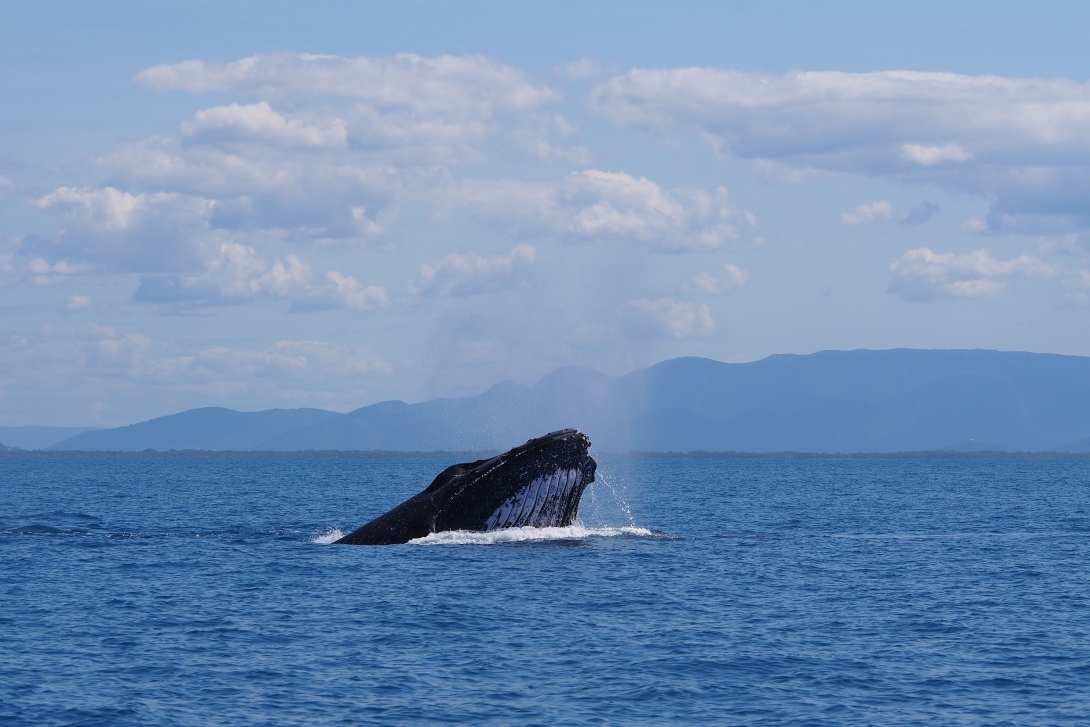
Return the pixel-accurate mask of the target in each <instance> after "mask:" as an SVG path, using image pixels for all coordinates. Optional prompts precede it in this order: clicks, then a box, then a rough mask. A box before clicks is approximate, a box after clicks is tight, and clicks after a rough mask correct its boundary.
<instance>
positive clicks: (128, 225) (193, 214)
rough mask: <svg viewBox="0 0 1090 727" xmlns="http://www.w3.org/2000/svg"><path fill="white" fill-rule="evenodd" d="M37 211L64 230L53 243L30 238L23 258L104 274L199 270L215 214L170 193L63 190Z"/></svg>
mask: <svg viewBox="0 0 1090 727" xmlns="http://www.w3.org/2000/svg"><path fill="white" fill-rule="evenodd" d="M35 205H36V206H37V207H38V209H40V210H42V211H44V212H49V213H52V214H55V215H57V216H59V217H60V218H61V219H62V220H63V222H64V227H63V230H62V231H61V233H60V235H59V236H58V237H56V238H54V239H47V238H44V237H40V236H33V237H27V238H26V239H25V240H24V248H25V249H24V251H23V253H24V254H26V255H28V256H36V257H38V258H40V259H42V260H46V259H48V260H53V261H55V262H57V261H59V262H64V263H66V264H77V265H78V264H82V265H83V266H85V267H88V268H91V269H94V270H99V271H103V272H170V271H176V270H185V269H194V268H196V267H199V266H200V260H201V254H200V247H201V242H202V240H203V239H204V237H205V236H206V233H207V231H208V219H209V218H210V216H211V213H212V203H211V202H210V201H209V200H206V199H202V198H199V197H191V196H187V195H181V194H176V193H168V192H155V193H147V192H143V193H140V194H135V195H134V194H129V193H128V192H122V191H120V190H117V189H114V188H113V187H104V188H100V189H86V188H83V189H76V188H71V187H61V188H59V189H57V190H56V191H54V192H53V193H52V194H48V195H46V196H44V197H41V198H40V199H38V200H36V202H35ZM34 272H39V271H34ZM40 272H41V273H43V274H44V273H45V272H46V271H44V270H43V271H40Z"/></svg>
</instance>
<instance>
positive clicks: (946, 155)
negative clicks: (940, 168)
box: [901, 144, 973, 167]
mask: <svg viewBox="0 0 1090 727" xmlns="http://www.w3.org/2000/svg"><path fill="white" fill-rule="evenodd" d="M901 156H903V157H904V158H905V159H908V160H909V161H912V162H916V163H917V164H919V165H920V166H924V167H933V166H935V165H936V164H942V163H944V162H956V163H959V164H960V163H961V162H967V161H969V160H970V159H972V158H973V155H972V153H971V152H968V151H965V150H964V149H962V148H961V147H960V146H958V145H957V144H946V145H945V146H924V145H922V144H905V145H904V146H902V147H901Z"/></svg>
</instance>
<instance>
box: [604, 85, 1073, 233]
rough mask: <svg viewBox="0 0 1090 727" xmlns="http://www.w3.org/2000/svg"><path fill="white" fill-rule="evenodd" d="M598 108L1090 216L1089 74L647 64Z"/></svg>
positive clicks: (785, 154)
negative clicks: (762, 70) (1082, 78)
mask: <svg viewBox="0 0 1090 727" xmlns="http://www.w3.org/2000/svg"><path fill="white" fill-rule="evenodd" d="M590 103H591V106H592V108H593V109H594V110H595V111H596V112H597V113H598V114H600V115H602V116H604V117H606V118H608V119H610V120H613V121H614V122H616V123H619V124H623V125H634V126H640V127H644V128H648V129H653V130H656V131H660V132H674V131H693V132H696V133H697V134H699V135H701V136H702V137H704V138H706V139H708V140H710V141H711V142H712V143H713V144H714V145H716V146H717V147H724V148H728V149H730V150H731V151H732V152H733V153H734V154H735V155H737V156H739V157H741V158H744V159H750V160H755V161H756V162H759V163H763V164H766V165H768V167H769V168H770V169H779V170H783V169H784V167H786V168H788V169H793V170H798V171H799V173H800V174H805V173H807V172H809V171H811V170H820V171H828V172H861V173H865V174H871V175H887V176H893V177H898V178H905V179H912V180H917V181H928V182H933V183H936V184H940V185H942V186H945V187H948V188H955V189H958V190H967V191H970V192H974V193H977V194H982V195H987V196H989V197H990V198H993V199H994V200H995V205H996V210H998V211H1001V212H1003V213H1009V214H1014V215H1031V216H1032V215H1044V216H1050V215H1051V216H1067V217H1072V218H1078V219H1081V220H1082V224H1090V214H1087V209H1088V208H1090V191H1088V190H1090V84H1088V83H1077V82H1075V81H1070V80H1066V79H1040V78H1029V79H1021V78H1004V77H997V76H962V75H957V74H952V73H923V72H914V71H887V72H875V73H841V72H815V73H790V74H787V75H783V76H771V75H760V74H752V73H743V72H739V71H729V70H721V69H715V68H675V69H663V70H649V69H635V70H632V71H630V72H628V73H624V74H621V75H618V76H615V77H614V78H612V79H610V80H608V81H606V82H604V83H601V84H599V85H597V86H596V87H595V88H594V89H593V90H592V92H591V95H590ZM779 176H789V175H786V174H784V173H783V172H782V171H781V172H779Z"/></svg>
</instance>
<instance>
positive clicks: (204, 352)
mask: <svg viewBox="0 0 1090 727" xmlns="http://www.w3.org/2000/svg"><path fill="white" fill-rule="evenodd" d="M0 371H4V372H5V374H6V375H7V377H8V378H9V380H12V379H11V378H10V377H12V376H14V375H16V374H18V375H20V376H21V377H22V378H21V380H22V381H23V382H24V383H29V381H30V380H31V379H36V378H38V377H41V378H43V379H45V380H46V382H57V381H60V380H65V381H73V380H75V381H80V382H85V383H86V382H90V381H97V382H104V381H110V380H113V381H116V382H117V383H118V384H120V385H122V386H124V387H129V386H131V385H132V384H134V383H145V384H146V383H151V384H160V385H163V384H165V385H168V386H175V387H181V388H182V389H184V391H185V392H188V393H189V394H190V395H191V394H192V393H193V392H195V391H203V392H204V393H208V394H212V395H214V396H216V398H217V399H219V398H220V397H222V396H223V395H225V394H227V393H229V392H231V391H232V390H236V391H237V390H238V389H244V388H248V387H251V386H254V385H255V383H257V382H258V381H260V380H262V379H264V380H268V381H271V382H274V383H276V382H279V383H280V384H283V385H286V386H290V385H291V382H296V381H297V382H300V383H302V384H303V385H304V387H305V388H306V390H307V393H308V394H313V393H314V387H313V384H314V382H315V381H322V382H325V383H324V385H325V386H333V385H344V384H346V383H348V384H351V383H352V382H356V381H360V380H361V379H364V378H368V377H373V376H375V375H379V376H385V375H388V374H390V373H391V372H392V371H393V366H392V364H391V363H390V362H389V361H386V360H385V359H383V358H381V357H380V356H376V355H375V354H374V353H373V352H372V351H371V350H370V349H368V348H366V347H362V346H346V345H340V344H335V343H330V342H325V341H314V340H280V341H277V342H276V343H273V344H272V345H268V346H258V347H250V348H246V347H232V346H214V347H207V346H201V345H196V346H188V345H184V344H181V343H179V342H175V341H170V340H167V339H161V338H155V337H153V336H149V335H147V334H145V333H142V332H139V331H127V332H126V331H120V330H118V329H117V328H115V327H113V326H104V325H101V324H99V323H93V322H88V323H86V324H83V325H78V326H72V325H61V326H55V325H47V326H42V327H41V328H40V329H39V330H38V331H37V332H36V333H35V334H34V335H32V336H19V337H17V338H15V339H7V340H5V345H4V346H0ZM167 390H169V389H167ZM125 391H128V392H130V395H131V390H130V389H127V388H126V389H125ZM175 391H177V389H175ZM277 392H279V393H281V394H282V393H283V392H284V390H283V389H280V388H277V387H276V386H274V387H273V388H272V389H270V390H269V393H270V394H274V395H275V394H276V393H277Z"/></svg>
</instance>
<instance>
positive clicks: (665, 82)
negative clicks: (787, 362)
mask: <svg viewBox="0 0 1090 727" xmlns="http://www.w3.org/2000/svg"><path fill="white" fill-rule="evenodd" d="M338 5H339V4H332V3H314V2H311V3H306V4H302V3H300V4H288V3H220V2H216V3H213V2H190V3H171V4H167V3H104V4H96V5H91V4H83V3H49V2H33V3H30V2H17V1H11V2H7V3H5V4H4V5H3V7H2V8H0V97H2V98H3V104H2V105H0V129H2V131H3V133H2V135H0V311H2V319H0V341H2V343H0V424H3V425H26V424H51V425H103V426H105V425H116V424H124V423H128V422H132V421H137V420H140V419H146V418H149V417H153V416H158V415H162V414H167V413H172V412H175V411H179V410H182V409H187V408H192V407H196V406H205V405H223V406H229V407H233V408H239V409H262V408H270V407H294V406H318V407H323V408H328V409H335V410H340V411H345V410H349V409H352V408H356V407H358V406H362V405H365V404H369V403H373V402H375V401H380V400H383V399H389V398H401V399H406V400H409V401H418V400H422V399H426V398H430V397H433V396H453V395H464V394H471V393H477V392H479V391H481V390H483V389H485V388H487V387H488V386H490V385H492V384H494V383H496V382H497V381H500V380H503V379H514V380H516V381H520V382H524V383H532V382H533V381H534V380H536V379H537V378H538V377H539V376H541V375H542V374H544V373H546V372H548V371H550V370H552V369H554V368H557V367H559V366H566V365H576V366H588V367H592V368H595V369H598V370H600V371H604V372H607V373H611V374H619V373H624V372H626V371H629V370H631V369H633V368H636V367H639V366H645V365H648V364H651V363H655V362H657V361H660V360H663V359H667V358H673V357H676V356H683V355H699V356H708V357H711V358H715V359H719V360H724V361H748V360H754V359H758V358H762V357H764V356H767V355H770V354H773V353H808V352H812V351H817V350H822V349H829V348H837V349H847V348H893V347H917V348H974V347H983V348H996V349H1017V350H1031V351H1048V352H1058V353H1071V354H1079V355H1090V336H1087V332H1088V325H1087V324H1088V323H1090V242H1088V238H1087V228H1088V226H1090V212H1088V210H1090V205H1088V203H1090V191H1088V190H1090V184H1088V182H1090V85H1087V77H1088V68H1087V66H1088V64H1090V55H1088V54H1087V53H1086V52H1085V48H1084V46H1085V38H1086V37H1088V36H1090V22H1088V17H1090V14H1088V13H1087V11H1086V10H1085V7H1084V6H1083V5H1082V4H1078V3H1044V4H1042V3H1034V4H1030V3H1001V2H989V3H958V4H951V3H927V2H923V3H912V4H907V3H896V4H893V3H889V4H880V3H862V2H860V3H824V4H821V6H820V7H817V4H814V3H795V2H763V3H725V2H718V3H671V4H669V5H667V4H665V3H638V2H637V3H633V2H626V3H593V4H591V3H560V2H553V3H547V4H546V3H510V2H507V3H499V2H495V3H483V2H478V3H469V2H467V3H420V2H416V3H413V2H398V3H394V2H371V3H356V4H353V6H352V7H351V8H349V9H345V8H343V7H338Z"/></svg>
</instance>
